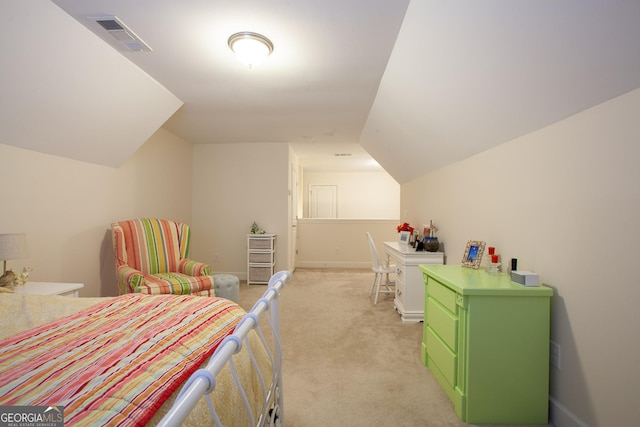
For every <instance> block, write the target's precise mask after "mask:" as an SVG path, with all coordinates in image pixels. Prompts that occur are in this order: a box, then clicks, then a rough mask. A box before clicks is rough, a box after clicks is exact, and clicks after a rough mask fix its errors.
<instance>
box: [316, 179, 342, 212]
mask: <svg viewBox="0 0 640 427" xmlns="http://www.w3.org/2000/svg"><path fill="white" fill-rule="evenodd" d="M337 206H338V186H337V185H326V184H309V218H337V217H338V208H337Z"/></svg>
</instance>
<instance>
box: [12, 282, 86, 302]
mask: <svg viewBox="0 0 640 427" xmlns="http://www.w3.org/2000/svg"><path fill="white" fill-rule="evenodd" d="M82 288H84V283H56V282H27V283H26V284H24V285H22V286H16V287H14V288H13V291H14V292H15V293H18V294H30V295H62V296H64V297H73V298H78V289H82Z"/></svg>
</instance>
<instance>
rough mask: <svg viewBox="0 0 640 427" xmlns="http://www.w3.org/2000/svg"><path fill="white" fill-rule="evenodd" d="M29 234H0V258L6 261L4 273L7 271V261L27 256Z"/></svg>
mask: <svg viewBox="0 0 640 427" xmlns="http://www.w3.org/2000/svg"><path fill="white" fill-rule="evenodd" d="M27 257H28V254H27V235H26V234H24V233H9V234H0V260H2V261H4V266H3V268H2V274H4V273H6V272H7V261H8V260H12V259H21V258H27Z"/></svg>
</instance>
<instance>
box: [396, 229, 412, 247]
mask: <svg viewBox="0 0 640 427" xmlns="http://www.w3.org/2000/svg"><path fill="white" fill-rule="evenodd" d="M409 236H411V233H409V232H408V231H401V232H400V236H399V238H398V242H400V243H402V244H404V245H408V244H409Z"/></svg>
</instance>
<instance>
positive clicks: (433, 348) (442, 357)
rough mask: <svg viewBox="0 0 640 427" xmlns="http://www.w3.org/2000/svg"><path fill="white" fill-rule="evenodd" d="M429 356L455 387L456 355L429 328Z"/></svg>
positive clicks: (427, 334)
mask: <svg viewBox="0 0 640 427" xmlns="http://www.w3.org/2000/svg"><path fill="white" fill-rule="evenodd" d="M426 331H427V333H426V338H427V354H428V355H429V357H430V358H431V360H433V362H434V363H435V364H436V365H438V369H440V372H442V375H443V376H444V377H445V379H446V380H447V382H448V383H449V384H450V385H451V387H454V386H455V384H456V358H457V357H456V354H455V353H453V352H452V351H451V350H450V349H449V347H447V345H446V344H445V343H444V342H443V341H442V340H440V338H438V336H437V335H436V334H435V333H434V332H433V330H432V329H431V328H430V327H428V326H427V329H426Z"/></svg>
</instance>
